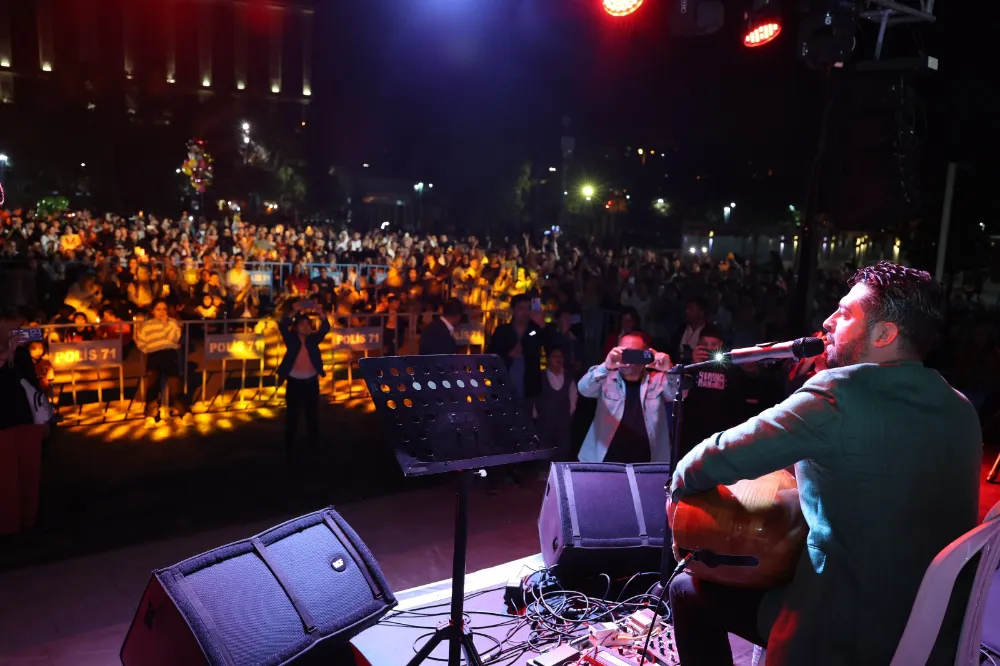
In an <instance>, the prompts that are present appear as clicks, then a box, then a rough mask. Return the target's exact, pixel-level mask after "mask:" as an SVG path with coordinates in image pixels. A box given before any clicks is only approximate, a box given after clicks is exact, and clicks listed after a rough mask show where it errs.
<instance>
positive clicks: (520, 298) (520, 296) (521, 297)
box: [510, 294, 531, 310]
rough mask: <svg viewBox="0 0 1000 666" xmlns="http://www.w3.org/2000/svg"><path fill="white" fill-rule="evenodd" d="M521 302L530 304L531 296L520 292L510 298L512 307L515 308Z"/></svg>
mask: <svg viewBox="0 0 1000 666" xmlns="http://www.w3.org/2000/svg"><path fill="white" fill-rule="evenodd" d="M521 303H528V304H530V303H531V296H528V295H527V294H518V295H517V296H514V297H513V298H511V299H510V309H511V310H513V309H514V308H516V307H517V306H518V305H520V304H521Z"/></svg>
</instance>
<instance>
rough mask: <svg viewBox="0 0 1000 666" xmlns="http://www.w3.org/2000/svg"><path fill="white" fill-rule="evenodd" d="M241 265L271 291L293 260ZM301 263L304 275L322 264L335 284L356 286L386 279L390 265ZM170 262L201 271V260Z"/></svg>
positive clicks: (221, 264) (280, 285)
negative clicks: (352, 284)
mask: <svg viewBox="0 0 1000 666" xmlns="http://www.w3.org/2000/svg"><path fill="white" fill-rule="evenodd" d="M157 263H158V264H159V265H160V266H164V265H165V264H164V262H163V261H162V260H161V261H158V262H157ZM235 265H236V262H235V261H213V262H212V266H213V269H214V270H216V272H218V273H224V272H226V271H228V270H230V269H231V268H232V267H233V266H235ZM243 265H244V268H245V269H246V271H247V273H249V274H250V282H251V284H253V285H254V286H255V287H257V288H258V289H264V290H268V291H271V292H273V291H274V290H275V289H277V290H283V289H284V288H285V281H286V280H287V279H289V278H290V277H291V276H292V273H293V271H294V266H295V265H296V264H293V263H292V262H288V261H245V262H244V264H243ZM302 265H303V266H305V268H306V277H307V278H309V279H315V278H317V277H319V275H320V269H323V268H325V269H327V271H328V273H329V275H330V277H331V278H333V280H334V282H336V283H337V284H338V285H339V284H341V283H342V282H345V281H351V282H353V283H354V286H355V287H356V288H361V287H364V286H369V285H379V284H381V283H382V282H384V281H385V278H386V276H387V275H388V274H389V266H386V265H381V264H363V263H358V264H340V263H337V264H323V263H309V264H302ZM173 266H174V267H175V268H177V270H179V271H184V270H187V269H188V268H192V269H194V270H199V271H200V270H202V268H203V267H204V262H203V261H195V262H184V261H178V262H177V263H175V264H173ZM352 276H353V277H352Z"/></svg>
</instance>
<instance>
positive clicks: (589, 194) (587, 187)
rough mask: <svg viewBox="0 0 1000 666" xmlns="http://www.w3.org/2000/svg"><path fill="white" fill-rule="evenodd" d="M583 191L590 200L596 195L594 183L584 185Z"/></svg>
mask: <svg viewBox="0 0 1000 666" xmlns="http://www.w3.org/2000/svg"><path fill="white" fill-rule="evenodd" d="M582 192H583V196H585V197H587V199H588V200H589V199H590V197H592V196H594V186H593V185H584V186H583V190H582Z"/></svg>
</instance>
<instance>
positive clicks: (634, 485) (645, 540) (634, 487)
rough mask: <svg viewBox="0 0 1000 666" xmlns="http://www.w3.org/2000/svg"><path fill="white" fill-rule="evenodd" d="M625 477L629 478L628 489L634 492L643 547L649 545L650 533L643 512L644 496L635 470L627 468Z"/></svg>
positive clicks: (627, 466) (637, 521)
mask: <svg viewBox="0 0 1000 666" xmlns="http://www.w3.org/2000/svg"><path fill="white" fill-rule="evenodd" d="M625 476H627V477H628V487H629V488H630V489H631V491H632V506H633V507H634V508H635V520H636V523H638V525H639V537H640V538H641V539H642V545H643V546H648V545H649V533H648V532H647V531H646V516H645V515H644V514H643V512H642V496H641V495H639V483H638V482H637V481H636V479H635V468H633V467H632V465H626V466H625Z"/></svg>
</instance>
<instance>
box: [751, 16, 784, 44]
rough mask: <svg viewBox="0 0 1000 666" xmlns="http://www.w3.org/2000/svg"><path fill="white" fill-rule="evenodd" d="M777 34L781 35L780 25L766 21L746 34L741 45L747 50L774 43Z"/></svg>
mask: <svg viewBox="0 0 1000 666" xmlns="http://www.w3.org/2000/svg"><path fill="white" fill-rule="evenodd" d="M779 33H781V24H780V23H778V22H777V21H768V22H767V23H763V24H761V25H758V26H755V27H754V28H753V29H752V30H750V31H749V32H747V34H746V35H744V36H743V45H744V46H747V47H749V48H756V47H758V46H764V44H767V43H768V42H772V41H774V39H775V38H776V37H777V36H778V34H779Z"/></svg>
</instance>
